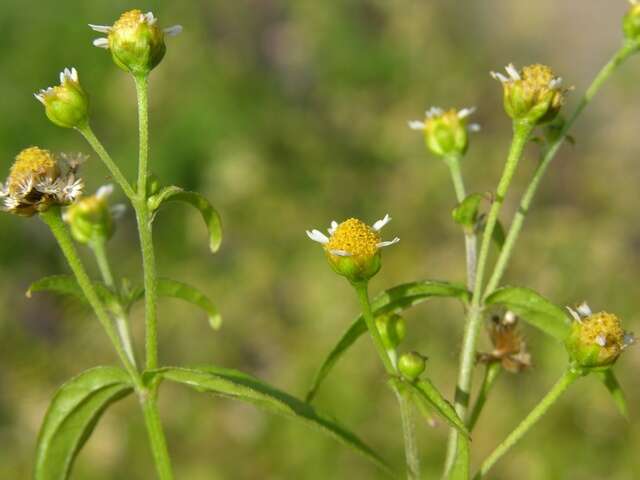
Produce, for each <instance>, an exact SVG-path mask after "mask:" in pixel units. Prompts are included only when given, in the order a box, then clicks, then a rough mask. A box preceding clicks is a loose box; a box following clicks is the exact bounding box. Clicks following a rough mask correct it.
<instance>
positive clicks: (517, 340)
mask: <svg viewBox="0 0 640 480" xmlns="http://www.w3.org/2000/svg"><path fill="white" fill-rule="evenodd" d="M488 330H489V339H490V340H491V344H492V345H493V350H492V351H491V352H490V353H480V354H478V361H479V362H482V363H492V362H500V363H501V364H502V368H504V369H505V370H507V371H508V372H512V373H518V372H521V371H522V370H525V369H526V368H529V367H530V366H531V355H529V353H528V352H527V345H526V343H525V341H524V339H523V338H522V335H521V333H520V330H519V329H518V317H517V316H516V315H515V314H514V313H513V312H511V311H507V312H506V313H505V314H504V316H502V317H500V316H498V315H495V316H493V317H492V318H491V322H490V324H489V327H488Z"/></svg>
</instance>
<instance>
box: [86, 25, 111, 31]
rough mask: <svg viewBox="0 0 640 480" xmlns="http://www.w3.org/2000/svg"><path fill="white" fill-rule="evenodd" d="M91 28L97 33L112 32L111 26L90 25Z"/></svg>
mask: <svg viewBox="0 0 640 480" xmlns="http://www.w3.org/2000/svg"><path fill="white" fill-rule="evenodd" d="M89 28H90V29H91V30H93V31H95V32H100V33H109V32H110V31H111V26H109V25H94V24H92V23H90V24H89Z"/></svg>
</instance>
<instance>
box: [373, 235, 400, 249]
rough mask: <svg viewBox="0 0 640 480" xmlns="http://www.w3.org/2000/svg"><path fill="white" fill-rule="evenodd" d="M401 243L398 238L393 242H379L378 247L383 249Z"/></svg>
mask: <svg viewBox="0 0 640 480" xmlns="http://www.w3.org/2000/svg"><path fill="white" fill-rule="evenodd" d="M399 241H400V239H399V238H398V237H396V238H394V239H393V240H387V241H384V242H379V243H378V245H376V246H377V247H378V248H383V247H388V246H389V245H394V244H396V243H398V242H399Z"/></svg>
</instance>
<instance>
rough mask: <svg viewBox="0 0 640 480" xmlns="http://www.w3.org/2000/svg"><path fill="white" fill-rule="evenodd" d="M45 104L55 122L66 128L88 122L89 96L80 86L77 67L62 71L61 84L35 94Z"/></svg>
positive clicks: (49, 116) (50, 117) (48, 115)
mask: <svg viewBox="0 0 640 480" xmlns="http://www.w3.org/2000/svg"><path fill="white" fill-rule="evenodd" d="M34 95H35V97H36V98H37V99H38V101H40V103H42V104H43V105H44V111H45V113H46V115H47V117H48V118H49V120H51V121H52V122H53V123H54V124H56V125H58V126H59V127H64V128H78V127H82V126H84V125H86V124H87V121H88V117H89V98H88V96H87V94H86V93H85V91H84V90H83V89H82V87H81V86H80V81H79V80H78V72H77V70H76V69H75V68H71V69H69V68H65V69H64V70H63V71H62V72H60V85H57V86H55V87H49V88H47V89H43V90H40V92H38V93H36V94H34Z"/></svg>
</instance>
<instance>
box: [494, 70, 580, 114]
mask: <svg viewBox="0 0 640 480" xmlns="http://www.w3.org/2000/svg"><path fill="white" fill-rule="evenodd" d="M505 70H506V72H507V76H505V75H503V74H501V73H496V72H491V76H492V77H493V78H495V79H496V80H499V81H500V82H501V83H502V86H503V88H504V108H505V111H506V112H507V115H509V116H510V117H511V118H512V119H514V120H519V121H526V122H528V123H530V124H532V125H539V124H542V123H545V122H549V121H551V120H553V119H554V118H555V117H556V115H557V114H558V112H559V111H560V108H561V107H562V104H563V103H564V95H565V93H566V91H567V90H566V89H563V88H562V78H560V77H558V76H556V75H555V74H554V73H553V71H552V70H551V69H550V68H549V67H547V66H545V65H539V64H536V65H529V66H527V67H524V68H523V69H522V70H521V71H518V70H517V69H516V68H515V67H514V66H513V64H511V63H510V64H509V65H507V67H506V68H505Z"/></svg>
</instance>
